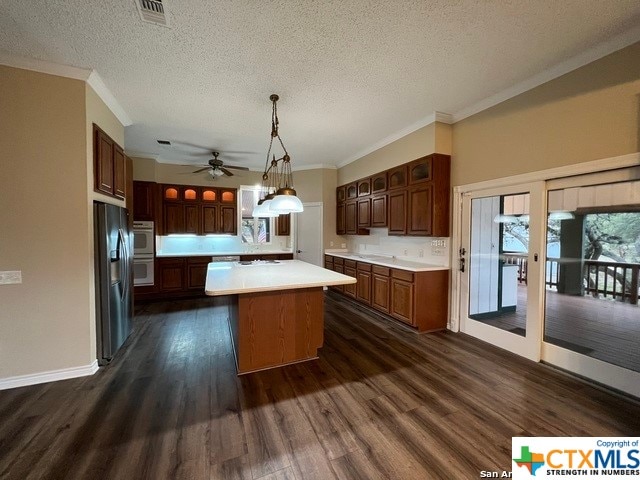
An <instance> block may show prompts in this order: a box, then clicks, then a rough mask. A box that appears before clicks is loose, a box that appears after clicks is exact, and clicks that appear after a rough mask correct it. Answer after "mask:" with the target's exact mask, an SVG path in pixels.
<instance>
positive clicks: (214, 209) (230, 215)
mask: <svg viewBox="0 0 640 480" xmlns="http://www.w3.org/2000/svg"><path fill="white" fill-rule="evenodd" d="M161 195H162V211H163V215H162V217H163V222H162V225H161V229H160V231H161V232H162V233H163V234H164V235H170V234H176V233H190V234H194V235H209V234H228V235H235V234H236V233H237V232H238V219H237V207H236V195H237V191H236V190H235V189H229V188H225V189H216V188H211V187H198V186H189V185H162V188H161Z"/></svg>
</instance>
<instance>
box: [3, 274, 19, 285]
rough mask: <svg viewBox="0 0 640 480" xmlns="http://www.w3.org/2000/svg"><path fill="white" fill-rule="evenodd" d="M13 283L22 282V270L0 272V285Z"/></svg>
mask: <svg viewBox="0 0 640 480" xmlns="http://www.w3.org/2000/svg"><path fill="white" fill-rule="evenodd" d="M14 283H22V271H21V270H16V271H8V272H0V285H10V284H14Z"/></svg>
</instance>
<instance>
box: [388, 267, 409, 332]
mask: <svg viewBox="0 0 640 480" xmlns="http://www.w3.org/2000/svg"><path fill="white" fill-rule="evenodd" d="M391 315H392V316H393V317H395V318H397V319H398V320H401V321H403V322H404V323H408V324H410V325H413V283H409V282H406V281H404V280H399V279H397V278H391Z"/></svg>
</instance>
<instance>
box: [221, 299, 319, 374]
mask: <svg viewBox="0 0 640 480" xmlns="http://www.w3.org/2000/svg"><path fill="white" fill-rule="evenodd" d="M227 299H228V304H229V326H230V329H231V338H232V340H233V349H234V353H235V356H236V366H237V368H238V375H242V374H244V373H250V372H255V371H258V370H264V369H267V368H273V367H279V366H282V365H287V364H289V363H297V362H303V361H306V360H313V359H314V358H317V357H318V349H319V348H320V347H322V342H323V339H324V293H323V290H322V287H314V288H301V289H293V290H278V291H269V292H257V293H242V294H238V295H229V296H228V297H227Z"/></svg>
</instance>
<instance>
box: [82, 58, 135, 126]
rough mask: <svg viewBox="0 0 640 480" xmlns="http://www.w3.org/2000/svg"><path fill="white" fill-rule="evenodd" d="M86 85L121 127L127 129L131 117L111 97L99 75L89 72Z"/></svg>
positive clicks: (130, 122)
mask: <svg viewBox="0 0 640 480" xmlns="http://www.w3.org/2000/svg"><path fill="white" fill-rule="evenodd" d="M87 84H88V85H89V86H90V87H91V88H93V90H94V91H95V92H96V93H97V94H98V96H99V97H100V98H101V99H102V101H103V102H104V103H105V104H106V105H107V107H108V108H109V110H111V112H113V114H114V115H115V116H116V118H117V119H118V120H119V121H120V123H121V124H122V126H124V127H128V126H129V125H132V124H133V121H132V120H131V117H129V115H127V112H125V110H124V108H122V105H120V103H119V102H118V100H117V99H116V97H114V96H113V94H112V93H111V90H109V89H108V88H107V86H106V85H105V84H104V82H103V81H102V78H100V75H98V72H96V71H95V70H92V71H91V75H89V78H88V79H87Z"/></svg>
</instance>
